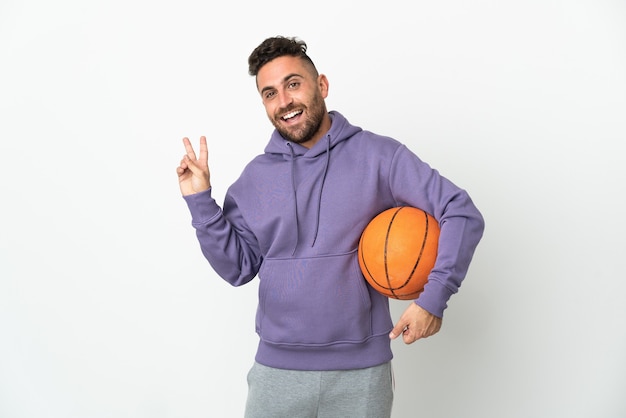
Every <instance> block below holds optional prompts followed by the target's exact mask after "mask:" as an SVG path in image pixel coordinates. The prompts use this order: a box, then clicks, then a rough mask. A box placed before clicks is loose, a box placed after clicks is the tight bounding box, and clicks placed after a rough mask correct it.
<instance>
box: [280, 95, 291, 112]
mask: <svg viewBox="0 0 626 418" xmlns="http://www.w3.org/2000/svg"><path fill="white" fill-rule="evenodd" d="M291 103H293V98H292V97H291V95H290V94H289V93H288V92H286V91H283V92H282V93H280V94H279V95H278V105H279V106H280V107H281V108H282V109H285V108H287V107H288V106H289V105H290V104H291Z"/></svg>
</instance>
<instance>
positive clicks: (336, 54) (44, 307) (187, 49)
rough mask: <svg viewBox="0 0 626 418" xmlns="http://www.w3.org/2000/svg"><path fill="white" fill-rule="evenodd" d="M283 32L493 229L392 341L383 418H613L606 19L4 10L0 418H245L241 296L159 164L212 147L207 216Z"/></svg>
mask: <svg viewBox="0 0 626 418" xmlns="http://www.w3.org/2000/svg"><path fill="white" fill-rule="evenodd" d="M278 34H281V35H289V36H292V35H295V36H299V37H301V38H302V39H304V40H305V41H306V42H307V43H308V44H309V53H310V55H311V56H312V58H313V60H314V61H315V63H316V64H317V66H318V68H319V70H320V71H321V72H323V73H325V74H326V75H327V76H328V78H329V80H330V96H329V98H328V101H327V103H328V107H329V108H330V109H336V110H339V111H341V112H342V113H343V114H344V115H345V116H347V117H348V119H349V120H350V121H351V122H352V123H354V124H356V125H359V126H362V127H364V128H366V129H369V130H373V131H375V132H378V133H381V134H384V135H389V136H393V137H395V138H397V139H399V140H401V141H402V142H404V143H406V144H407V145H408V146H409V147H410V148H411V149H412V150H413V151H415V152H416V153H417V154H418V155H419V156H420V157H422V158H423V159H424V160H426V161H427V162H429V163H430V164H431V165H433V166H434V167H436V168H438V169H439V170H440V171H441V172H442V173H443V174H444V175H446V176H447V177H449V178H450V179H452V180H453V181H454V182H455V183H457V184H458V185H459V186H461V187H463V188H465V189H467V190H468V191H469V192H470V194H471V195H472V197H473V198H474V200H475V203H476V204H477V205H478V207H479V208H480V209H481V211H482V212H483V214H484V216H485V219H486V222H487V228H486V231H485V236H484V239H483V241H482V242H481V244H480V245H479V248H478V250H477V252H476V256H475V259H474V263H473V264H472V267H471V269H470V272H469V274H468V277H467V279H466V281H465V282H464V284H463V287H462V288H461V290H460V292H459V294H457V295H455V296H454V297H453V298H452V299H451V301H450V308H449V309H448V310H447V311H446V316H445V318H444V327H443V329H442V331H441V332H440V333H439V334H438V335H437V336H435V337H433V338H431V339H428V340H424V341H420V342H417V343H415V344H413V345H411V346H404V344H403V343H402V342H401V341H394V344H393V346H394V350H395V355H396V357H395V360H394V368H395V372H396V384H397V387H396V402H395V406H394V418H400V417H414V416H415V417H440V418H456V417H458V418H473V417H476V418H509V417H510V418H530V417H533V418H534V417H537V418H543V417H545V418H552V417H568V418H583V417H590V418H591V417H593V418H618V417H624V416H626V397H625V396H624V394H625V393H626V321H625V318H626V303H624V298H625V296H624V294H625V293H626V274H625V272H624V258H625V254H624V253H625V250H626V221H625V220H624V216H625V215H624V213H625V212H624V203H625V199H624V191H625V186H624V183H625V180H626V168H625V166H626V164H625V161H624V153H623V148H624V140H625V139H626V2H624V1H617V0H615V1H609V0H572V1H555V0H531V1H497V0H483V1H481V0H478V1H472V2H466V1H460V0H450V1H439V2H426V1H417V2H415V1H411V2H409V1H406V2H396V1H387V2H380V1H371V2H369V1H362V0H361V1H344V2H341V1H317V2H295V3H294V2H285V1H280V2H278V1H248V2H242V1H229V2H206V1H197V2H192V1H184V0H183V1H176V2H170V3H167V2H163V1H151V2H148V1H137V0H130V1H129V0H127V1H106V2H105V1H101V2H95V1H78V0H76V1H71V0H59V1H54V2H51V1H50V2H49V1H43V0H39V1H37V0H35V1H27V0H26V1H17V0H1V1H0V141H1V142H0V187H1V196H2V204H1V205H0V417H2V418H39V417H41V418H104V417H115V418H126V417H132V418H144V417H145V418H166V417H171V418H196V417H198V418H199V417H220V418H221V417H240V416H242V412H243V407H244V402H245V397H246V390H247V386H246V381H245V380H246V373H247V371H248V369H249V367H250V366H251V364H252V361H253V356H254V352H255V348H256V342H257V338H256V335H255V334H254V325H253V320H254V311H255V308H256V306H255V304H256V281H255V282H254V283H253V284H250V285H248V286H244V287H242V288H232V287H230V286H229V285H227V284H226V283H225V282H223V281H222V280H221V279H219V278H218V277H217V276H216V275H215V274H214V273H213V271H212V270H211V269H210V267H209V265H208V263H206V262H205V261H204V259H203V258H202V255H201V253H200V250H199V248H198V245H197V242H196V240H195V236H194V231H193V229H192V228H191V225H190V216H189V213H188V210H187V208H186V206H185V204H184V202H183V200H182V198H181V197H180V193H179V190H178V184H177V180H176V175H175V167H176V166H177V164H178V161H179V160H180V158H181V156H182V154H183V147H182V142H181V138H182V137H183V136H189V137H191V138H193V141H194V143H197V138H198V137H199V136H200V135H202V134H204V135H207V136H208V140H209V153H210V155H209V159H210V165H211V170H212V182H213V185H214V188H215V193H216V195H217V198H218V201H221V200H222V198H223V194H224V192H225V189H226V188H227V186H228V185H229V184H230V183H231V182H232V181H233V180H234V179H235V178H236V177H237V176H238V174H239V172H240V170H241V169H242V167H243V165H244V164H245V163H246V162H247V161H248V160H249V159H250V158H252V156H254V155H256V154H258V153H260V152H262V150H263V148H264V146H265V144H266V142H267V140H268V138H269V134H270V132H271V125H270V123H269V122H268V121H267V119H266V116H265V113H264V110H263V108H262V105H261V102H260V99H259V97H258V95H257V93H256V91H255V88H254V79H253V78H252V77H249V76H248V75H247V57H248V55H249V53H250V52H251V51H252V49H254V47H255V46H256V45H257V44H258V43H260V42H261V41H262V40H263V39H265V38H266V37H268V36H273V35H278ZM405 306H406V302H399V301H393V303H392V307H393V314H394V318H395V319H397V318H398V317H399V315H400V313H401V312H402V311H403V310H404V307H405Z"/></svg>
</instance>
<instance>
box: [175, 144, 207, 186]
mask: <svg viewBox="0 0 626 418" xmlns="http://www.w3.org/2000/svg"><path fill="white" fill-rule="evenodd" d="M183 144H185V150H186V151H187V153H186V154H185V155H184V156H183V159H182V160H180V165H179V166H178V167H177V168H176V174H178V184H179V185H180V191H181V193H182V194H183V196H188V195H190V194H194V193H199V192H203V191H205V190H208V189H209V188H210V187H211V181H210V178H211V174H210V172H209V152H208V149H207V145H206V137H204V136H201V137H200V158H197V157H196V153H195V151H194V150H193V147H192V146H191V141H189V138H183Z"/></svg>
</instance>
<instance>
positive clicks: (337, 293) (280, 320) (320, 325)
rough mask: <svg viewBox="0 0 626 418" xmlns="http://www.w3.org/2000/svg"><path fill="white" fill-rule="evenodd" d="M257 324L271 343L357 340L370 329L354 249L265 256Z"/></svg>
mask: <svg viewBox="0 0 626 418" xmlns="http://www.w3.org/2000/svg"><path fill="white" fill-rule="evenodd" d="M259 279H260V283H259V307H258V311H257V318H256V324H257V325H256V326H257V332H258V333H259V335H260V336H261V338H262V339H263V340H264V341H266V342H269V343H275V344H294V345H297V344H302V345H327V344H333V343H340V342H358V341H363V340H365V339H367V338H368V337H369V336H371V334H372V318H371V300H370V296H369V292H368V290H367V285H366V283H365V280H364V279H363V276H362V274H361V271H360V269H359V266H358V260H357V257H356V255H355V253H354V252H353V253H349V254H342V255H335V256H325V257H312V258H299V259H293V258H290V259H265V260H264V262H263V265H262V266H261V270H260V271H259Z"/></svg>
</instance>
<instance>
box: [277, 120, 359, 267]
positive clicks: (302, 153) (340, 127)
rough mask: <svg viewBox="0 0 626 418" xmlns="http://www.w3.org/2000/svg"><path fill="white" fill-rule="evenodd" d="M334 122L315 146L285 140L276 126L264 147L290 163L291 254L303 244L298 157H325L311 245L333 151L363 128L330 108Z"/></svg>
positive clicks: (314, 237) (318, 220) (316, 231)
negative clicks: (292, 203) (297, 177)
mask: <svg viewBox="0 0 626 418" xmlns="http://www.w3.org/2000/svg"><path fill="white" fill-rule="evenodd" d="M328 114H329V116H330V120H331V125H330V129H329V130H328V132H327V133H326V134H325V135H324V136H323V137H321V138H320V140H319V141H317V143H316V144H315V145H313V147H311V148H310V149H309V148H306V147H304V146H302V145H300V144H296V143H294V142H291V141H288V140H286V139H285V138H284V137H283V136H282V135H281V134H280V133H279V132H278V131H277V130H276V129H275V130H274V132H273V133H272V136H271V137H270V142H269V143H268V144H267V146H266V147H265V153H266V154H279V155H282V157H283V158H284V159H285V160H288V161H290V162H291V189H292V191H293V199H294V202H296V203H295V205H294V216H295V224H296V230H295V244H294V247H293V251H292V255H293V254H295V253H296V250H297V249H298V245H299V244H300V217H299V214H298V203H297V202H298V187H297V184H298V182H297V179H296V176H297V172H296V171H297V168H296V160H297V159H298V158H306V159H317V158H324V169H323V171H322V172H321V175H320V177H319V179H318V183H319V186H318V188H317V197H316V204H315V206H316V209H317V211H316V213H315V232H314V235H313V241H312V242H311V247H313V246H314V245H315V241H316V240H317V234H318V232H319V226H320V211H321V204H322V193H323V191H324V184H325V182H326V174H327V173H328V167H329V165H330V161H331V150H332V149H333V148H334V147H335V146H336V145H337V144H339V143H340V142H343V141H346V140H347V139H349V138H350V137H352V136H353V135H355V134H356V133H358V132H360V131H361V130H362V129H361V128H359V127H357V126H353V125H350V124H349V123H348V121H347V119H346V118H345V117H344V116H343V115H341V114H340V113H339V112H336V111H330V112H329V113H328Z"/></svg>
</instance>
